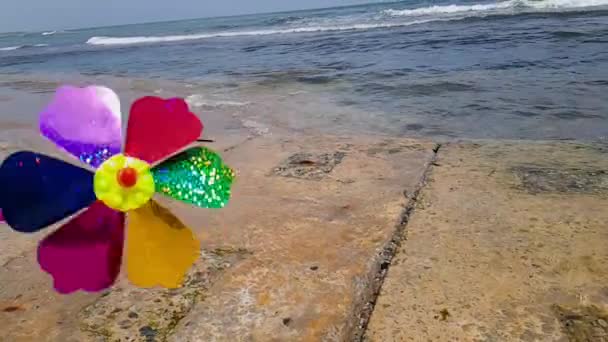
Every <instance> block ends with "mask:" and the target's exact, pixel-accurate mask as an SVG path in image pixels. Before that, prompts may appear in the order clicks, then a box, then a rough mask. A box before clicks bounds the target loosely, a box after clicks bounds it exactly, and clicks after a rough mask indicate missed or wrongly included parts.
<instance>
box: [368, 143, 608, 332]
mask: <svg viewBox="0 0 608 342" xmlns="http://www.w3.org/2000/svg"><path fill="white" fill-rule="evenodd" d="M607 152H608V149H606V146H605V145H604V146H602V145H585V144H578V143H528V142H519V143H518V142H479V143H462V144H448V145H446V146H443V147H442V148H441V150H440V151H439V154H438V161H437V163H436V165H435V166H433V168H432V171H431V177H430V179H429V181H428V185H427V186H425V187H424V189H423V191H422V192H421V195H420V196H419V197H418V200H417V203H416V210H415V212H414V214H413V215H412V216H411V217H410V221H409V223H408V225H407V228H406V231H407V239H406V240H405V241H403V244H402V245H401V247H400V249H399V252H398V254H397V255H396V256H395V258H394V259H393V262H392V265H391V266H390V268H389V271H388V275H387V277H386V279H385V282H384V284H383V287H382V290H381V293H380V296H379V298H378V299H377V302H376V305H375V310H374V312H373V314H372V317H371V321H370V324H369V326H368V330H367V334H366V340H367V341H382V342H390V341H608V314H607V312H608V172H607V171H608V156H607Z"/></svg>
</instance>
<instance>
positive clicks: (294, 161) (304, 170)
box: [272, 151, 346, 180]
mask: <svg viewBox="0 0 608 342" xmlns="http://www.w3.org/2000/svg"><path fill="white" fill-rule="evenodd" d="M345 156H346V153H344V152H339V151H337V152H331V153H319V154H314V153H306V152H300V153H295V154H293V155H291V156H290V157H289V158H287V159H286V160H285V161H283V162H282V163H281V164H280V165H279V166H277V167H276V168H274V170H273V171H272V174H273V175H276V176H282V177H293V178H300V179H307V180H321V179H323V177H325V176H326V175H327V174H328V173H330V172H331V171H332V170H333V169H334V168H335V167H336V166H337V165H338V164H340V163H341V162H342V159H344V157H345Z"/></svg>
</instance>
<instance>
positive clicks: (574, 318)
mask: <svg viewBox="0 0 608 342" xmlns="http://www.w3.org/2000/svg"><path fill="white" fill-rule="evenodd" d="M553 311H554V313H555V315H556V316H557V319H558V320H559V322H560V324H561V327H562V331H563V332H564V334H566V336H567V337H568V340H569V341H570V342H608V313H607V312H605V311H603V310H602V309H600V308H598V307H596V306H593V305H592V306H583V307H575V308H567V307H564V306H560V305H554V306H553Z"/></svg>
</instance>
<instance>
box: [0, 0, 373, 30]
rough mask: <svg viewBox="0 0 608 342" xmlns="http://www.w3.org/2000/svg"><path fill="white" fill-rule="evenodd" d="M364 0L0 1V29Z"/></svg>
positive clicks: (76, 25) (104, 23) (198, 15)
mask: <svg viewBox="0 0 608 342" xmlns="http://www.w3.org/2000/svg"><path fill="white" fill-rule="evenodd" d="M363 2H366V1H365V0H164V1H163V0H0V32H12V31H36V30H55V29H68V28H82V27H95V26H108V25H120V24H132V23H142V22H151V21H165V20H176V19H189V18H201V17H215V16H225V15H236V14H248V13H262V12H276V11H287V10H296V9H306V8H320V7H332V6H345V5H353V4H357V3H363Z"/></svg>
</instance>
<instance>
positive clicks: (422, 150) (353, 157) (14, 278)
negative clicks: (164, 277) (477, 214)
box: [0, 135, 434, 342]
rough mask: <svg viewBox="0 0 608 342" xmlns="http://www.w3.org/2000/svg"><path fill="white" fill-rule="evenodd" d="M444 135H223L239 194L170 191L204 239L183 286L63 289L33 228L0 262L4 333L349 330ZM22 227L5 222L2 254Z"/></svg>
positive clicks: (250, 335)
mask: <svg viewBox="0 0 608 342" xmlns="http://www.w3.org/2000/svg"><path fill="white" fill-rule="evenodd" d="M220 145H221V144H220ZM433 148H434V144H432V143H427V142H420V141H412V140H406V139H384V138H372V137H357V138H356V139H353V138H347V137H345V138H341V137H327V136H306V137H304V136H277V135H266V136H258V137H253V138H251V139H248V140H244V141H240V142H239V143H238V144H237V145H235V146H223V147H222V149H223V150H224V151H225V152H224V153H223V156H224V158H225V160H226V161H227V163H228V164H229V165H231V166H233V167H234V168H235V169H236V170H237V171H238V179H237V183H236V185H235V187H234V197H233V201H232V202H231V203H230V204H229V206H228V207H227V208H225V209H223V210H220V211H213V210H198V209H196V210H193V209H192V208H190V207H188V206H186V205H183V204H179V203H175V202H172V201H169V200H163V201H162V203H163V204H165V205H166V206H168V207H169V208H170V209H171V210H172V211H173V212H174V213H175V214H176V215H177V216H178V217H180V218H181V219H182V220H183V221H184V222H185V223H186V224H187V225H188V226H190V227H191V228H192V229H193V230H194V231H195V232H196V234H197V235H198V237H199V238H200V239H201V240H202V251H201V254H202V259H201V260H200V261H199V262H198V263H197V264H196V265H195V267H194V268H193V270H192V271H191V273H190V274H189V276H188V281H187V282H186V284H185V286H184V288H182V289H179V290H174V291H167V290H160V289H148V290H145V289H135V288H133V287H131V286H130V285H129V284H128V282H126V281H125V279H124V277H123V278H121V279H120V281H119V283H118V284H117V285H116V286H115V287H113V288H112V289H111V290H110V291H107V292H105V293H102V294H83V293H80V294H76V295H72V296H67V297H66V296H59V295H57V294H55V293H53V292H52V291H50V282H49V279H48V277H47V276H46V275H45V274H43V273H42V272H41V271H40V270H39V269H38V267H37V265H36V261H35V251H34V248H35V247H34V246H35V242H36V241H37V240H38V239H39V237H35V236H29V237H26V238H25V239H27V243H23V244H21V245H20V246H21V247H20V248H19V251H18V253H17V254H18V255H19V257H18V258H15V257H11V258H8V259H6V260H7V261H6V262H5V264H4V265H0V266H2V267H1V268H0V279H2V287H1V288H0V340H1V341H61V342H64V341H165V340H167V341H180V342H181V341H319V340H334V341H340V340H349V339H350V337H351V336H353V334H354V333H355V332H356V331H357V329H358V328H359V323H360V318H359V313H360V312H362V311H363V310H364V309H365V307H366V304H367V303H368V302H369V301H370V300H371V298H372V296H373V290H372V289H373V287H374V286H373V285H374V282H375V281H376V276H377V274H378V273H379V272H381V268H382V264H383V262H384V261H385V259H384V256H385V250H386V249H387V248H389V247H390V246H392V244H391V243H392V240H393V239H394V238H395V234H397V233H398V229H399V228H398V226H397V225H396V223H398V220H399V217H400V215H401V214H402V212H403V210H404V207H405V206H406V205H407V202H408V197H406V196H404V191H405V193H406V194H411V193H413V192H414V191H415V190H416V188H417V186H418V183H419V182H420V180H421V177H422V175H423V173H424V171H425V170H426V169H427V167H428V164H429V163H430V161H431V159H432V158H433V156H434V152H433ZM294 156H295V157H294ZM290 168H291V171H290ZM19 236H20V237H19V238H23V236H22V235H19ZM16 238H17V234H13V233H11V234H8V235H6V236H2V240H0V243H1V244H2V245H1V246H0V255H2V254H3V253H5V252H4V251H5V250H6V248H5V246H9V245H12V243H13V241H14V239H16ZM11 253H16V252H11Z"/></svg>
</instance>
